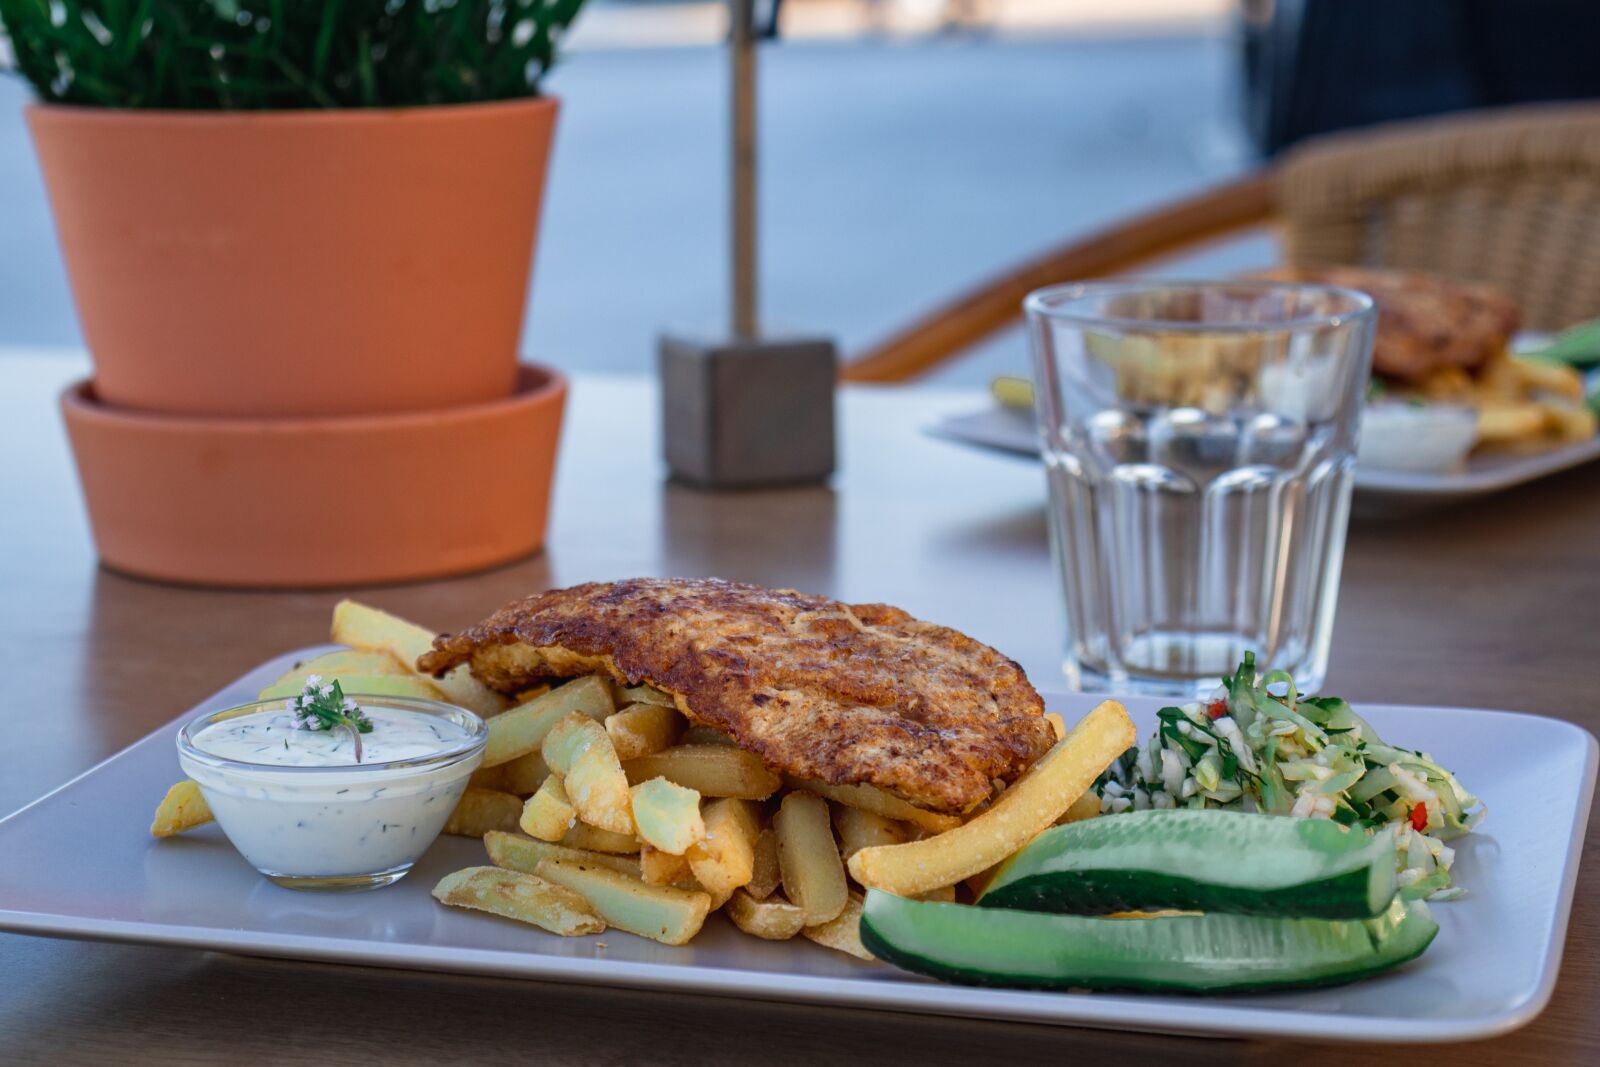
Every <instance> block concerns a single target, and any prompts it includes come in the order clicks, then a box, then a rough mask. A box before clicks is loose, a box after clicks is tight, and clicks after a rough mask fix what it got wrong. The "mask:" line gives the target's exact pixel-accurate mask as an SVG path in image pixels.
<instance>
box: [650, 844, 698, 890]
mask: <svg viewBox="0 0 1600 1067" xmlns="http://www.w3.org/2000/svg"><path fill="white" fill-rule="evenodd" d="M639 878H640V880H641V881H643V882H644V884H645V885H682V884H684V883H692V882H693V881H694V872H693V871H691V870H689V857H687V856H674V855H673V854H672V853H670V852H663V851H661V850H660V849H659V848H655V847H653V846H651V845H641V846H640V847H639Z"/></svg>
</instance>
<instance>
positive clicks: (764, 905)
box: [723, 889, 806, 941]
mask: <svg viewBox="0 0 1600 1067" xmlns="http://www.w3.org/2000/svg"><path fill="white" fill-rule="evenodd" d="M723 911H724V912H726V914H727V916H728V918H729V919H730V920H732V922H733V925H735V926H737V927H738V928H739V929H741V930H743V931H744V932H745V933H747V934H754V935H755V936H756V937H759V938H762V939H764V940H767V941H787V940H789V939H790V938H792V937H795V936H797V935H798V934H799V933H800V931H801V930H804V929H805V928H806V913H805V912H804V911H801V910H800V908H798V907H797V906H795V905H793V904H791V903H789V902H788V901H787V900H784V899H783V898H782V897H775V896H774V897H767V898H766V899H764V900H762V899H757V898H756V897H753V896H751V895H750V894H749V893H747V892H745V891H744V890H743V889H735V890H734V891H733V895H732V896H730V897H729V898H728V902H727V904H726V905H724V907H723Z"/></svg>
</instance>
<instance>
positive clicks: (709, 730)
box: [679, 722, 733, 745]
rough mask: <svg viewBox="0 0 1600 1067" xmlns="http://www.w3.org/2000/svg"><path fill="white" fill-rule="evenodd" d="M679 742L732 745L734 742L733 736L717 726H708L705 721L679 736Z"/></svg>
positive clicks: (686, 743)
mask: <svg viewBox="0 0 1600 1067" xmlns="http://www.w3.org/2000/svg"><path fill="white" fill-rule="evenodd" d="M679 742H680V743H681V744H685V745H731V744H733V738H731V737H729V736H728V735H727V734H725V733H723V732H722V731H721V730H719V729H717V728H716V727H715V726H707V725H706V724H705V723H703V722H697V723H695V724H694V725H692V726H690V727H689V728H688V729H687V730H685V731H684V732H683V737H681V738H679Z"/></svg>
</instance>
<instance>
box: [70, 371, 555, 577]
mask: <svg viewBox="0 0 1600 1067" xmlns="http://www.w3.org/2000/svg"><path fill="white" fill-rule="evenodd" d="M566 395H567V383H566V379H565V378H563V377H562V376H561V374H559V373H558V372H557V371H555V370H553V369H551V368H549V367H542V366H533V365H523V366H522V367H521V369H520V370H519V372H518V381H517V389H516V392H515V393H514V394H513V395H512V396H510V397H508V398H506V399H504V400H497V401H493V402H491V403H487V404H474V405H467V406H462V407H452V408H443V409H439V410H435V411H422V412H408V413H404V414H393V415H361V416H346V417H318V418H298V419H225V418H197V417H186V416H169V415H153V414H150V413H147V412H130V411H123V410H119V409H116V408H112V407H108V406H106V405H104V404H102V403H101V402H100V401H99V400H98V399H97V398H96V396H95V392H94V385H93V383H92V382H91V381H87V380H86V381H81V382H78V383H77V384H75V385H72V386H70V387H69V388H68V389H67V390H66V391H65V392H64V393H63V394H62V396H61V410H62V413H63V415H64V416H65V417H66V422H67V434H68V436H69V437H70V438H71V441H72V450H73V453H74V455H75V456H76V458H77V463H78V477H79V480H80V481H81V482H82V484H83V495H84V499H85V501H86V502H87V504H88V509H89V521H90V524H91V526H92V527H93V529H94V537H95V543H96V545H97V546H98V548H99V551H100V558H101V561H102V562H103V563H104V564H105V565H106V566H108V567H112V568H114V569H116V570H119V571H125V572H127V573H129V574H133V575H137V576H139V577H144V578H156V579H161V580H165V581H173V582H183V583H189V584H196V585H219V586H243V587H258V588H284V587H302V588H303V587H312V586H334V585H359V584H369V583H375V582H393V581H405V580H411V579H419V578H436V577H441V576H444V575H449V574H459V573H462V572H464V571H470V570H476V569H479V568H482V567H488V566H492V565H494V564H497V563H504V562H506V561H508V560H512V559H516V558H518V557H520V556H525V555H527V554H529V553H531V552H533V551H535V550H536V549H538V548H539V547H540V546H541V545H542V544H543V543H544V532H545V519H546V516H547V515H548V512H549V502H550V488H551V481H552V478H553V475H554V472H555V461H556V447H557V443H558V440H559V438H560V433H561V414H562V408H563V407H564V405H565V403H566Z"/></svg>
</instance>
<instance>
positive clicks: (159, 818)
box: [150, 778, 211, 837]
mask: <svg viewBox="0 0 1600 1067" xmlns="http://www.w3.org/2000/svg"><path fill="white" fill-rule="evenodd" d="M210 821H211V806H210V805H209V804H207V803H206V798H205V795H204V794H203V793H201V792H200V783H199V782H196V781H195V780H194V779H193V778H185V779H184V780H183V781H181V782H178V783H177V784H176V785H174V786H173V787H172V788H171V789H168V790H167V795H166V796H164V797H162V798H161V803H160V804H157V805H156V817H155V818H154V819H153V820H151V823H150V834H151V836H153V837H171V836H172V835H173V834H181V833H183V831H185V830H193V829H194V828H195V827H196V826H203V825H204V824H206V823H208V822H210Z"/></svg>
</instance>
